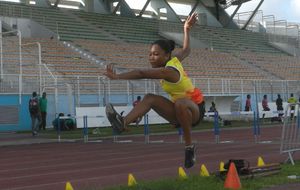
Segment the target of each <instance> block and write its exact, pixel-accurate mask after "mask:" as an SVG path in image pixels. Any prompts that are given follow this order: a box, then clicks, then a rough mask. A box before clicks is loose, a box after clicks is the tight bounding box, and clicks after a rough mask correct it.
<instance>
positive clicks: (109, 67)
mask: <svg viewBox="0 0 300 190" xmlns="http://www.w3.org/2000/svg"><path fill="white" fill-rule="evenodd" d="M104 75H105V76H107V77H108V78H110V79H118V77H117V74H116V72H115V71H114V66H113V65H112V64H109V65H107V66H106V72H105V73H104Z"/></svg>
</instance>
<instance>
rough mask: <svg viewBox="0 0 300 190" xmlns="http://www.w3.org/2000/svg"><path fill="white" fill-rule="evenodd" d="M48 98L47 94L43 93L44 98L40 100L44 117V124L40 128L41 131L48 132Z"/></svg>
mask: <svg viewBox="0 0 300 190" xmlns="http://www.w3.org/2000/svg"><path fill="white" fill-rule="evenodd" d="M46 96H47V94H46V92H43V95H42V97H41V98H40V99H39V104H40V109H41V116H42V122H41V125H40V126H39V128H40V130H41V129H43V130H46V123H47V121H46V118H47V104H48V100H47V97H46Z"/></svg>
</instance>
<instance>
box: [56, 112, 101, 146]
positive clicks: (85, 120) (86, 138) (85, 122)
mask: <svg viewBox="0 0 300 190" xmlns="http://www.w3.org/2000/svg"><path fill="white" fill-rule="evenodd" d="M99 117H104V116H102V115H96V116H87V115H84V116H75V117H71V116H60V117H58V126H57V141H58V142H61V126H60V120H61V119H77V118H82V119H83V128H82V133H83V142H85V143H87V142H88V141H89V134H88V118H99ZM98 142H99V141H98Z"/></svg>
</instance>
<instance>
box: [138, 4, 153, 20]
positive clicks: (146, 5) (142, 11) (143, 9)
mask: <svg viewBox="0 0 300 190" xmlns="http://www.w3.org/2000/svg"><path fill="white" fill-rule="evenodd" d="M150 2H151V0H147V2H146V3H145V5H144V7H143V8H142V10H141V12H140V13H139V15H138V16H139V17H141V16H142V15H143V14H144V12H145V11H146V8H147V7H148V5H149V3H150Z"/></svg>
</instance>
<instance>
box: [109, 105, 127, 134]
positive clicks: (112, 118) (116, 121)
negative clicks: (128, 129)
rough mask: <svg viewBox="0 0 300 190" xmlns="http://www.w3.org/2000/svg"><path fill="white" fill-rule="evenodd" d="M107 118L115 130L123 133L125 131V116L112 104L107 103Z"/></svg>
mask: <svg viewBox="0 0 300 190" xmlns="http://www.w3.org/2000/svg"><path fill="white" fill-rule="evenodd" d="M105 112H106V116H107V119H108V120H109V122H110V124H111V126H112V128H113V129H114V131H115V132H118V133H121V132H123V131H124V122H123V117H122V116H121V115H120V114H119V113H118V112H117V111H116V110H115V109H114V107H113V105H112V104H110V103H109V104H107V105H106V108H105Z"/></svg>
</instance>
